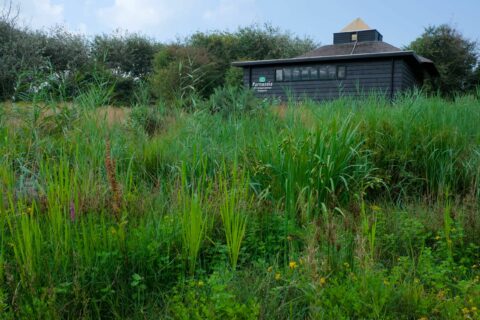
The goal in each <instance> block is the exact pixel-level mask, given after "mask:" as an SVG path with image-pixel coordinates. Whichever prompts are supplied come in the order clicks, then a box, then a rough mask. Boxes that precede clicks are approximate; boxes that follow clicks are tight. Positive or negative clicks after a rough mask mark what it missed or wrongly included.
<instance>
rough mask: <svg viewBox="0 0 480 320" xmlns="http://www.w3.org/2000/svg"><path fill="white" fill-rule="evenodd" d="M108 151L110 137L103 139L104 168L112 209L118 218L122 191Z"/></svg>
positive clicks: (113, 162)
mask: <svg viewBox="0 0 480 320" xmlns="http://www.w3.org/2000/svg"><path fill="white" fill-rule="evenodd" d="M110 152H111V148H110V139H108V138H107V139H106V141H105V168H106V170H107V178H108V184H109V185H110V191H111V193H112V203H111V205H112V211H113V213H114V214H115V217H116V218H117V220H118V219H119V217H120V209H121V207H122V203H121V202H122V192H121V190H120V185H119V184H118V182H117V178H116V163H115V160H114V159H112V157H111V155H110Z"/></svg>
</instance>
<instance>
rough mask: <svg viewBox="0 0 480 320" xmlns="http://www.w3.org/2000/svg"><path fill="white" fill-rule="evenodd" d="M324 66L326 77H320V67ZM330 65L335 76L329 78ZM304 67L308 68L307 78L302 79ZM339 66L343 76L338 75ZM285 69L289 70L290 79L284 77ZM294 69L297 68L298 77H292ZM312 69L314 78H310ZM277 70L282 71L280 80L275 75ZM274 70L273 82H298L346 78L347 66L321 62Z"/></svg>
mask: <svg viewBox="0 0 480 320" xmlns="http://www.w3.org/2000/svg"><path fill="white" fill-rule="evenodd" d="M322 66H324V67H325V68H326V69H327V77H325V78H321V77H320V67H322ZM330 67H335V77H333V78H330V76H329V75H330V74H331V73H330V72H329V68H330ZM304 68H308V69H309V71H308V79H302V78H303V76H302V73H303V72H302V71H303V69H304ZM340 68H344V76H343V77H339V69H340ZM286 69H289V70H290V72H289V73H290V77H289V78H290V79H289V80H286V77H285V74H286V72H285V70H286ZM294 69H298V70H299V75H298V79H294V78H293V71H294ZM312 69H314V70H316V74H317V76H316V78H313V79H312ZM278 71H281V73H282V80H279V79H278V77H277V75H278V74H277V72H278ZM274 72H275V82H300V81H334V80H345V79H346V78H347V66H346V65H334V64H323V65H315V66H308V65H307V66H301V67H299V66H295V67H283V68H276V69H274Z"/></svg>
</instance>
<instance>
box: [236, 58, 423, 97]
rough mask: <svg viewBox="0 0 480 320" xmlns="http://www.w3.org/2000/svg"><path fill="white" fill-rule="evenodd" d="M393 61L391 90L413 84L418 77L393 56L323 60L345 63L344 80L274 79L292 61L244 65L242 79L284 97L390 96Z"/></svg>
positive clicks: (264, 93)
mask: <svg viewBox="0 0 480 320" xmlns="http://www.w3.org/2000/svg"><path fill="white" fill-rule="evenodd" d="M392 61H393V94H395V93H396V92H399V91H401V90H405V89H408V88H411V87H412V86H414V85H415V84H416V83H417V81H416V80H415V76H414V74H413V72H412V70H411V68H410V66H409V65H408V64H407V63H406V62H404V61H403V60H402V59H392V58H388V59H381V60H379V59H376V60H369V61H361V62H355V61H350V62H341V63H338V62H336V63H324V64H328V65H335V66H337V65H341V66H346V78H345V79H343V80H336V79H334V80H308V81H290V82H276V81H275V70H276V69H278V68H282V67H292V65H276V66H252V67H245V68H244V77H243V80H244V84H245V86H246V87H250V88H252V89H253V90H254V91H255V92H256V94H257V96H259V97H262V98H276V99H281V100H285V99H287V97H288V96H291V97H294V98H302V97H304V96H307V97H309V98H311V99H314V100H327V99H334V98H338V97H340V96H362V95H366V94H369V93H372V92H375V93H381V94H384V95H386V96H387V97H390V96H391V94H392V92H391V87H392ZM319 65H321V64H319V63H315V64H301V65H298V67H302V66H319ZM296 66H297V65H296ZM250 68H251V70H250ZM250 75H251V81H250ZM260 78H264V79H262V80H265V82H264V84H262V85H261V86H260V87H257V86H258V83H259V82H260ZM254 83H257V86H254Z"/></svg>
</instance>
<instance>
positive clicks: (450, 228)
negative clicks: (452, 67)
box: [0, 91, 480, 319]
mask: <svg viewBox="0 0 480 320" xmlns="http://www.w3.org/2000/svg"><path fill="white" fill-rule="evenodd" d="M220 106H221V109H219V107H220ZM228 107H229V108H228ZM221 110H225V111H224V112H220V111H221ZM119 115H120V116H119ZM119 117H120V120H119V119H118V118H119ZM479 123H480V101H479V100H478V98H475V97H472V96H463V97H457V98H456V99H455V100H454V101H446V100H442V99H440V98H425V97H423V96H422V95H415V94H414V95H408V96H404V97H401V98H399V99H397V100H396V101H395V102H394V103H393V105H392V104H390V103H389V102H386V101H384V100H383V99H380V98H378V97H375V96H372V97H368V98H366V99H364V100H361V101H358V100H348V99H341V100H337V101H333V102H329V103H323V104H321V105H318V104H314V103H309V102H305V103H303V104H301V105H296V104H294V103H288V104H286V105H281V106H267V105H265V104H262V103H260V102H258V101H255V100H252V99H250V98H248V93H245V94H244V96H240V97H239V96H238V93H237V94H236V95H235V94H233V98H232V95H229V94H227V93H225V92H223V93H222V91H217V92H216V94H214V96H213V98H211V100H210V101H207V102H204V103H203V104H202V105H201V106H198V108H197V109H196V111H195V112H190V113H184V112H182V111H172V110H168V109H165V107H164V106H162V105H160V106H155V107H149V106H145V105H141V104H139V105H137V106H135V107H133V108H132V109H131V110H129V111H128V112H127V111H125V110H123V111H122V110H121V109H116V110H115V112H112V109H110V110H105V109H94V108H92V107H91V105H90V104H89V100H88V99H85V100H81V101H80V102H78V104H76V105H74V106H69V105H67V106H65V105H63V106H60V105H58V104H55V103H50V104H38V103H35V101H34V102H33V103H31V104H28V105H23V104H13V105H11V104H8V105H7V104H5V105H3V106H1V108H0V190H1V196H0V315H1V318H2V319H63V318H65V319H90V318H94V319H96V318H106V319H158V318H166V319H302V318H309V319H347V318H365V319H367V318H368V319H479V317H480V313H479V310H478V308H480V271H479V265H480V250H479V246H480V238H479V236H478V234H479V230H480V216H479V207H478V205H479V200H480V198H479V197H480V147H479V146H480V131H479V130H478V124H479Z"/></svg>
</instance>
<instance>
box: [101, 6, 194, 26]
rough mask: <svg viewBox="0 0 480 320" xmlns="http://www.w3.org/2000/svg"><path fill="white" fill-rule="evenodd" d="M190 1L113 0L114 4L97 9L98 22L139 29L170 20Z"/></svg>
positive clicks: (159, 24)
mask: <svg viewBox="0 0 480 320" xmlns="http://www.w3.org/2000/svg"><path fill="white" fill-rule="evenodd" d="M188 2H191V1H176V2H171V1H164V0H160V1H155V0H115V2H114V4H113V5H111V6H109V7H105V8H100V9H98V10H97V17H98V19H100V22H101V23H103V24H105V25H108V26H110V27H111V28H121V29H128V30H132V31H140V30H143V29H146V28H147V29H148V28H152V27H158V26H161V25H163V24H166V23H168V22H169V21H172V20H173V18H174V17H175V15H176V14H179V13H180V12H179V11H181V10H180V9H182V7H184V6H185V5H187V4H188Z"/></svg>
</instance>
